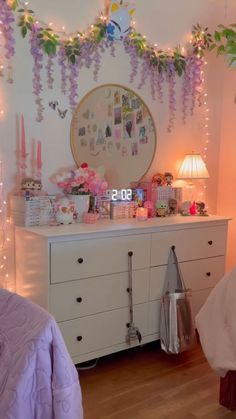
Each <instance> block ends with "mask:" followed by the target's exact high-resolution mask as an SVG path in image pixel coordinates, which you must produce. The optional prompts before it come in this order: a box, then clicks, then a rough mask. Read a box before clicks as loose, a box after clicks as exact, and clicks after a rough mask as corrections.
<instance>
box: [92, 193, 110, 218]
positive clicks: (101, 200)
mask: <svg viewBox="0 0 236 419" xmlns="http://www.w3.org/2000/svg"><path fill="white" fill-rule="evenodd" d="M93 199H94V202H93V206H92V210H93V211H96V212H97V213H98V214H99V218H102V219H109V218H110V199H109V198H108V197H107V196H95V197H94V198H93Z"/></svg>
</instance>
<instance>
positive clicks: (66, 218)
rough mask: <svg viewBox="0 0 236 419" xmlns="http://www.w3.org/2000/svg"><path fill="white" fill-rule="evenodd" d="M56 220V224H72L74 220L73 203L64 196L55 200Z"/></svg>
mask: <svg viewBox="0 0 236 419" xmlns="http://www.w3.org/2000/svg"><path fill="white" fill-rule="evenodd" d="M55 205H56V221H57V223H58V224H72V223H73V222H74V212H75V205H74V204H73V203H72V202H71V201H70V200H69V199H68V198H66V197H63V198H60V199H59V201H58V202H56V204H55Z"/></svg>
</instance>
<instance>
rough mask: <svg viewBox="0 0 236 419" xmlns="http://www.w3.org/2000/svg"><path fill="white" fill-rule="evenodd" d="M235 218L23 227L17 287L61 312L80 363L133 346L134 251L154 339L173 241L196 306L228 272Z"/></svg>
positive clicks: (144, 319) (146, 334)
mask: <svg viewBox="0 0 236 419" xmlns="http://www.w3.org/2000/svg"><path fill="white" fill-rule="evenodd" d="M228 221H229V220H228V219H227V218H223V217H217V216H209V217H182V216H173V217H168V218H155V219H150V220H147V221H144V222H140V221H137V220H121V221H111V220H103V221H98V222H97V224H93V225H87V224H73V225H68V226H59V227H34V228H21V227H16V290H17V292H18V293H19V294H21V295H23V296H25V297H29V298H30V299H32V300H33V301H35V302H36V303H38V304H40V305H41V306H43V307H44V308H46V309H47V310H49V311H50V312H51V313H52V314H53V315H54V316H55V318H56V320H57V322H58V324H59V326H60V328H61V331H62V334H63V336H64V339H65V341H66V344H67V347H68V349H69V352H70V354H71V356H72V358H73V361H74V362H75V363H79V362H83V361H86V360H89V359H93V358H96V357H99V356H102V355H107V354H109V353H112V352H116V351H119V350H122V349H126V348H129V347H130V345H128V344H127V343H126V333H127V326H128V323H129V308H128V302H129V294H128V290H127V288H128V252H129V251H132V252H133V294H134V297H133V300H134V322H135V325H136V326H138V327H139V329H140V331H141V334H142V337H143V339H142V343H146V342H150V341H153V340H155V339H158V337H159V311H160V310H159V309H160V298H161V293H162V287H163V281H164V277H165V272H166V264H167V259H168V253H169V249H170V247H171V246H172V245H175V247H176V253H177V257H178V259H179V261H180V263H181V269H182V273H183V277H184V279H185V282H186V285H187V286H188V287H190V288H192V289H193V311H194V314H196V313H197V311H198V310H199V308H200V307H201V305H202V304H203V302H204V301H205V299H206V297H207V295H208V294H209V292H210V291H211V289H212V287H214V285H215V284H216V282H217V281H219V279H220V278H221V277H222V276H223V274H224V267H225V253H226V239H227V227H228ZM138 344H139V343H138V341H137V342H136V343H135V342H134V343H132V346H135V345H138Z"/></svg>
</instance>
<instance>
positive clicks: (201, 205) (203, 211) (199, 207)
mask: <svg viewBox="0 0 236 419" xmlns="http://www.w3.org/2000/svg"><path fill="white" fill-rule="evenodd" d="M196 207H197V214H198V215H201V216H205V217H207V216H208V214H207V210H206V209H205V203H204V202H202V201H199V202H196Z"/></svg>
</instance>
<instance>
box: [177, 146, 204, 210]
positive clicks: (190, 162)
mask: <svg viewBox="0 0 236 419" xmlns="http://www.w3.org/2000/svg"><path fill="white" fill-rule="evenodd" d="M209 177H210V176H209V173H208V170H207V168H206V165H205V163H204V161H203V159H202V157H201V155H200V154H198V153H194V152H192V153H191V154H186V155H185V157H184V159H183V162H182V164H181V166H180V168H179V172H178V175H177V179H181V180H186V181H187V184H186V189H188V190H189V192H188V194H187V195H188V197H187V199H188V201H190V202H194V201H195V199H194V193H193V191H194V184H193V180H195V179H196V180H199V179H208V178H209Z"/></svg>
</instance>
